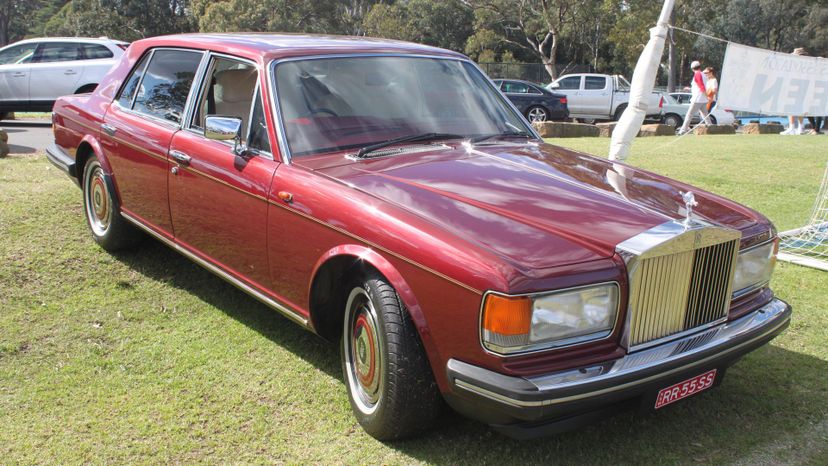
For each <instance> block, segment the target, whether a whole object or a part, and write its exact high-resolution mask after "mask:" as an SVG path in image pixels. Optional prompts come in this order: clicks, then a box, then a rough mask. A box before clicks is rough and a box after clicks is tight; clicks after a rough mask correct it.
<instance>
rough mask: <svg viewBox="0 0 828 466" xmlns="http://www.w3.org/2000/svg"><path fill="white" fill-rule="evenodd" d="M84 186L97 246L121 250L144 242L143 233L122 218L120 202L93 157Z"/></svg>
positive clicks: (85, 204) (86, 168) (85, 170)
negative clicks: (142, 240)
mask: <svg viewBox="0 0 828 466" xmlns="http://www.w3.org/2000/svg"><path fill="white" fill-rule="evenodd" d="M82 187H83V212H84V214H85V217H86V224H87V225H89V230H90V231H91V232H92V238H93V239H94V240H95V242H96V243H98V244H99V245H100V246H101V247H102V248H104V249H106V250H107V251H118V250H121V249H126V248H130V247H132V246H135V245H136V244H138V243H139V242H140V241H141V239H142V238H143V235H142V234H141V232H140V231H139V230H138V229H137V228H135V227H134V226H132V225H131V224H130V223H128V222H127V221H126V220H125V219H124V218H123V217H121V206H120V204H119V202H118V199H117V198H116V196H115V195H114V193H113V192H112V187H111V184H110V182H109V180H108V179H107V175H106V174H105V173H104V171H103V167H101V163H100V162H99V161H98V158H97V157H96V156H94V155H92V156H91V157H89V159H88V160H87V161H86V165H84V167H83V180H82Z"/></svg>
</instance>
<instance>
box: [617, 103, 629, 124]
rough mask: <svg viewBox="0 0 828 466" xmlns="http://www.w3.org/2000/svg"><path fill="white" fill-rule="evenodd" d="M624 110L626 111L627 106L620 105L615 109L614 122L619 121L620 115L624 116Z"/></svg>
mask: <svg viewBox="0 0 828 466" xmlns="http://www.w3.org/2000/svg"><path fill="white" fill-rule="evenodd" d="M626 109H627V104H621V105H619V106H618V108H616V109H615V121H618V120H620V119H621V115H623V114H624V110H626Z"/></svg>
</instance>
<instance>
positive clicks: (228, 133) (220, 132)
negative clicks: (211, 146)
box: [204, 115, 247, 155]
mask: <svg viewBox="0 0 828 466" xmlns="http://www.w3.org/2000/svg"><path fill="white" fill-rule="evenodd" d="M241 130H242V119H241V118H238V117H227V116H216V115H207V118H205V121H204V137H206V138H207V139H213V140H216V141H230V140H233V141H235V144H234V145H233V153H234V154H236V155H242V154H244V153H245V152H247V147H245V146H244V144H242V142H241Z"/></svg>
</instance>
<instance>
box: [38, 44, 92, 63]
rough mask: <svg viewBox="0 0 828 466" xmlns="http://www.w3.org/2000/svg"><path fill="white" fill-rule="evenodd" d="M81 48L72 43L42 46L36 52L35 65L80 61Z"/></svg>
mask: <svg viewBox="0 0 828 466" xmlns="http://www.w3.org/2000/svg"><path fill="white" fill-rule="evenodd" d="M80 59H81V54H80V47H79V46H78V44H73V43H71V42H47V43H44V44H40V46H39V47H38V48H37V52H35V56H34V62H35V63H50V62H59V61H74V60H80Z"/></svg>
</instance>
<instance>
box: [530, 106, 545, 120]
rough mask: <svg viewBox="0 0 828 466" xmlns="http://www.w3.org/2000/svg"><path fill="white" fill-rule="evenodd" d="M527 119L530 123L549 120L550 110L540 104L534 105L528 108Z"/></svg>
mask: <svg viewBox="0 0 828 466" xmlns="http://www.w3.org/2000/svg"><path fill="white" fill-rule="evenodd" d="M526 119H527V120H529V123H535V122H538V123H543V122H544V121H549V110H547V109H546V108H545V107H541V106H540V105H533V106H532V107H529V108H527V109H526Z"/></svg>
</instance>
